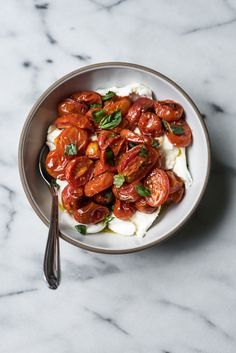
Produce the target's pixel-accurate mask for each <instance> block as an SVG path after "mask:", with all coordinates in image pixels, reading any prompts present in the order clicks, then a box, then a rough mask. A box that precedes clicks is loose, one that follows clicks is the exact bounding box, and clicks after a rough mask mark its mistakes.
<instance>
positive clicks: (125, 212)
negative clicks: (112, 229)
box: [113, 200, 136, 220]
mask: <svg viewBox="0 0 236 353" xmlns="http://www.w3.org/2000/svg"><path fill="white" fill-rule="evenodd" d="M135 211H136V210H135V207H134V206H133V205H132V204H131V203H126V202H124V201H120V200H116V203H115V206H114V210H113V212H114V215H115V216H116V217H117V218H119V219H123V220H127V219H130V218H131V217H132V216H133V214H134V213H135Z"/></svg>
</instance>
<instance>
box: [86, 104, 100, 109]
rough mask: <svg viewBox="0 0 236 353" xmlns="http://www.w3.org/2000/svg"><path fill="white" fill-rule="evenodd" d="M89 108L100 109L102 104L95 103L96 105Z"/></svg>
mask: <svg viewBox="0 0 236 353" xmlns="http://www.w3.org/2000/svg"><path fill="white" fill-rule="evenodd" d="M89 108H90V109H91V108H102V104H101V103H97V104H90V105H89Z"/></svg>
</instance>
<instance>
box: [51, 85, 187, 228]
mask: <svg viewBox="0 0 236 353" xmlns="http://www.w3.org/2000/svg"><path fill="white" fill-rule="evenodd" d="M136 98H137V97H136ZM53 124H54V125H55V126H56V127H57V128H58V129H61V133H60V134H59V135H58V136H57V137H56V138H55V140H54V143H55V146H56V149H55V150H52V151H50V152H49V153H48V155H47V159H46V169H47V171H48V173H49V174H50V175H51V176H52V177H53V178H55V179H61V180H66V181H67V182H68V185H67V186H66V187H65V188H64V189H63V191H62V204H63V207H64V208H65V210H66V211H68V212H69V213H70V214H72V215H73V216H74V218H75V220H76V221H77V222H79V223H82V224H91V223H94V224H95V223H98V222H101V221H103V220H104V219H107V217H109V215H110V214H111V212H113V213H114V215H115V216H116V217H118V218H120V219H122V220H127V219H129V218H131V217H132V215H133V214H134V213H135V212H136V210H138V211H140V212H144V213H152V212H154V211H155V210H156V209H157V207H159V206H160V205H163V204H164V203H169V202H174V203H178V202H180V201H181V199H182V197H183V195H184V183H183V181H182V180H181V179H180V178H179V177H178V176H177V175H175V174H174V173H173V172H172V171H165V170H164V169H163V168H162V165H163V161H162V155H161V153H160V150H159V143H158V139H156V138H157V137H160V136H162V135H164V134H166V135H167V137H168V139H169V141H170V142H171V143H173V144H174V145H176V146H178V147H186V146H188V145H189V144H190V143H191V141H192V134H191V129H190V127H189V125H188V124H187V122H186V120H185V118H184V111H183V108H182V106H181V105H180V104H178V103H177V102H174V101H171V100H165V101H156V100H153V99H150V98H146V97H139V98H138V99H136V100H135V101H133V99H132V97H131V96H129V97H128V96H127V97H119V96H117V95H116V94H115V93H114V92H110V91H109V92H108V93H107V94H106V95H104V96H101V95H100V94H98V93H96V92H92V91H86V92H78V93H75V94H73V95H72V96H71V97H70V98H67V99H65V100H64V101H62V102H61V103H60V104H59V106H58V117H57V118H56V119H55V121H54V123H53ZM136 128H138V129H139V132H138V133H137V131H138V130H137V129H136Z"/></svg>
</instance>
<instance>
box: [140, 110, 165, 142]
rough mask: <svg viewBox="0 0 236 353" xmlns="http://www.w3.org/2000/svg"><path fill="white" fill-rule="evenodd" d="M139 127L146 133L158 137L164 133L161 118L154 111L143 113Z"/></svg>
mask: <svg viewBox="0 0 236 353" xmlns="http://www.w3.org/2000/svg"><path fill="white" fill-rule="evenodd" d="M138 127H139V130H140V131H141V133H142V134H144V135H148V136H152V137H158V136H161V135H162V134H163V128H162V123H161V120H160V118H158V116H157V115H156V114H154V113H150V112H146V113H143V114H142V115H141V117H140V119H139V123H138Z"/></svg>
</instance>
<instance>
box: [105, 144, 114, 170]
mask: <svg viewBox="0 0 236 353" xmlns="http://www.w3.org/2000/svg"><path fill="white" fill-rule="evenodd" d="M105 154H106V161H107V163H108V164H110V165H111V166H114V165H115V160H114V153H113V151H112V149H111V148H110V147H107V149H106V151H105Z"/></svg>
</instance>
